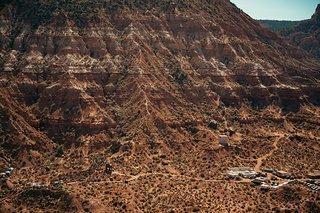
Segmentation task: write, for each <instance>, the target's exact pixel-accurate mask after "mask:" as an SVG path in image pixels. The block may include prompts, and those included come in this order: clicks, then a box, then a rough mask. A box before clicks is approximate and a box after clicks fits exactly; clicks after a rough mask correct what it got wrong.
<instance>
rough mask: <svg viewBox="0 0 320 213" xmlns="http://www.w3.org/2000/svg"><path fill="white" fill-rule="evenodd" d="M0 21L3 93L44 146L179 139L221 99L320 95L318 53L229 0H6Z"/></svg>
mask: <svg viewBox="0 0 320 213" xmlns="http://www.w3.org/2000/svg"><path fill="white" fill-rule="evenodd" d="M83 8H86V10H84V9H83ZM313 20H316V16H315V17H314V18H313ZM0 26H1V35H0V36H1V39H0V46H1V59H0V60H1V70H0V85H1V91H4V92H3V93H1V95H4V96H10V98H11V99H14V100H12V103H15V104H16V105H18V106H16V107H12V106H11V105H9V104H8V105H1V107H2V108H3V110H4V111H5V112H11V111H12V113H17V112H21V114H23V115H22V118H23V121H21V122H23V123H24V125H25V126H27V127H22V128H25V129H30V131H36V130H37V129H38V130H37V131H39V134H40V135H42V136H43V137H42V136H40V135H39V136H38V137H32V138H33V140H37V141H36V142H35V144H42V145H43V146H45V147H47V146H46V145H44V144H51V142H52V141H53V142H54V143H56V144H64V145H65V146H67V147H71V146H76V147H78V146H81V145H84V144H90V150H95V149H99V148H102V147H108V146H109V145H111V144H112V141H115V140H118V141H119V140H120V141H130V140H133V139H134V140H139V141H148V140H159V141H162V140H164V139H163V138H164V137H165V138H166V139H165V140H167V141H169V140H178V138H180V139H179V140H184V139H183V138H184V136H182V135H180V134H179V132H176V131H175V129H176V128H179V127H184V126H186V125H198V124H200V125H201V124H203V125H204V123H205V122H206V121H210V120H211V118H210V117H209V116H208V115H210V114H211V113H213V114H214V113H215V112H214V111H215V109H217V108H218V107H224V106H227V107H228V106H231V107H240V106H241V104H242V103H243V102H244V101H248V102H250V103H251V105H252V107H254V108H255V107H257V108H261V107H266V106H268V105H269V104H271V103H275V104H277V105H278V106H280V107H282V108H284V109H285V110H286V111H295V110H297V109H299V106H300V105H301V104H308V103H311V104H315V105H318V104H319V103H320V99H319V95H318V94H319V92H320V86H319V77H320V74H319V68H320V63H319V62H318V61H315V60H312V59H310V58H308V57H306V54H305V52H303V51H302V50H300V49H298V48H294V47H292V46H288V45H287V44H286V43H285V42H284V41H283V40H282V39H281V38H280V37H278V36H277V35H276V34H275V33H273V32H271V31H269V30H266V29H264V28H262V27H261V26H260V25H259V24H257V23H256V22H255V21H254V20H253V19H251V18H250V17H249V16H248V15H246V14H245V13H243V12H242V11H240V10H239V9H238V8H237V7H236V6H235V5H233V4H231V3H230V2H229V1H221V0H212V1H205V0H202V1H192V0H190V1H181V0H179V1H178V0H171V1H151V0H150V1H146V2H144V3H141V2H140V1H135V0H132V1H81V2H79V3H74V2H73V1H67V2H66V1H44V0H38V1H10V2H9V3H4V4H3V5H2V9H1V15H0ZM9 103H11V102H9ZM13 115H14V114H13ZM13 115H12V116H13ZM218 117H219V116H218ZM205 125H207V124H205ZM20 131H22V130H20ZM20 137H21V136H20ZM46 137H47V139H45V138H46ZM181 137H182V138H181ZM40 138H41V139H40ZM33 140H32V141H33ZM42 140H46V141H47V142H46V143H45V142H41V141H42ZM6 143H8V141H6ZM10 143H11V142H10ZM24 143H32V142H30V141H29V142H27V141H26V142H24Z"/></svg>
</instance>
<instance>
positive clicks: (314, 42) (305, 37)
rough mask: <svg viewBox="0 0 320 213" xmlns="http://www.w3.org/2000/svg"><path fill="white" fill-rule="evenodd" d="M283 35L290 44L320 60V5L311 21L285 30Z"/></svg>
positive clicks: (282, 32)
mask: <svg viewBox="0 0 320 213" xmlns="http://www.w3.org/2000/svg"><path fill="white" fill-rule="evenodd" d="M280 33H281V35H283V36H284V37H287V38H288V40H289V42H291V43H292V44H294V45H297V46H299V47H301V48H302V49H304V50H306V51H308V52H309V53H311V54H312V55H313V56H315V57H317V58H320V4H319V5H318V6H317V9H316V11H315V13H314V14H313V16H312V17H311V19H310V20H306V21H304V22H302V23H301V24H299V25H297V26H296V27H294V28H293V29H289V30H283V31H281V32H280Z"/></svg>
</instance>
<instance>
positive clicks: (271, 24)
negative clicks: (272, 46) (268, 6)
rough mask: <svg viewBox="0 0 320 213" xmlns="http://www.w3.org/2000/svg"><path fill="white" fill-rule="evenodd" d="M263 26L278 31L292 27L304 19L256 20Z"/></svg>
mask: <svg viewBox="0 0 320 213" xmlns="http://www.w3.org/2000/svg"><path fill="white" fill-rule="evenodd" d="M256 21H257V22H258V23H259V24H261V25H262V26H264V27H266V28H268V29H270V30H272V31H274V32H277V31H280V30H288V29H292V28H293V27H294V26H296V25H298V24H300V23H301V22H303V21H278V20H256Z"/></svg>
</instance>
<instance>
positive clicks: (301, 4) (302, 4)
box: [230, 0, 320, 21]
mask: <svg viewBox="0 0 320 213" xmlns="http://www.w3.org/2000/svg"><path fill="white" fill-rule="evenodd" d="M230 1H231V2H233V3H234V4H236V5H237V7H239V8H240V9H242V10H243V11H244V12H245V13H247V14H249V15H250V16H251V17H252V18H254V19H270V20H292V21H297V20H304V19H310V18H311V16H312V14H313V13H314V12H315V10H316V8H317V5H318V4H320V0H230Z"/></svg>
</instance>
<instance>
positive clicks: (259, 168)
mask: <svg viewBox="0 0 320 213" xmlns="http://www.w3.org/2000/svg"><path fill="white" fill-rule="evenodd" d="M282 138H284V134H279V135H278V137H277V138H276V139H275V140H274V142H273V144H272V146H273V149H271V150H270V152H269V153H267V154H265V155H263V156H262V157H260V158H258V159H257V164H256V166H255V167H254V170H255V171H256V172H260V171H261V165H262V162H263V161H264V160H267V159H268V158H269V157H271V156H272V155H273V153H274V152H275V151H276V150H278V149H279V148H278V143H279V141H280V140H281V139H282Z"/></svg>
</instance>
